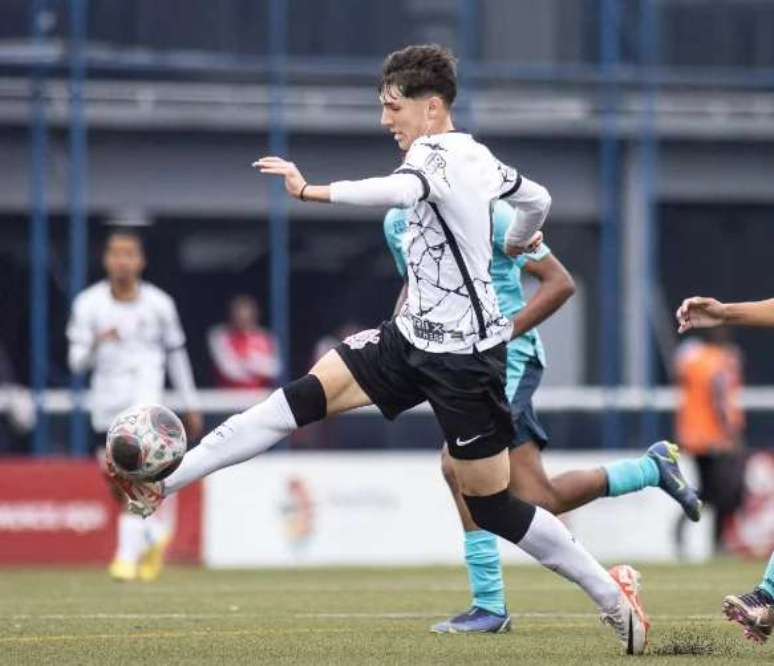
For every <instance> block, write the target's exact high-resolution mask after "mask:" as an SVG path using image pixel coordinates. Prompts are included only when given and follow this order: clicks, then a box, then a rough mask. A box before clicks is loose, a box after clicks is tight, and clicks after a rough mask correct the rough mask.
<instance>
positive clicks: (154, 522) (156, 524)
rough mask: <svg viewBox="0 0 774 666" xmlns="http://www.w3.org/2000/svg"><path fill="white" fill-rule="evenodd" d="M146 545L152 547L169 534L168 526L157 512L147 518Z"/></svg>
mask: <svg viewBox="0 0 774 666" xmlns="http://www.w3.org/2000/svg"><path fill="white" fill-rule="evenodd" d="M144 522H145V547H146V549H147V548H150V547H152V546H155V545H156V544H157V543H159V542H160V541H161V540H162V539H165V538H166V537H167V535H168V534H169V530H168V529H167V526H166V525H165V524H164V521H163V520H161V519H160V518H159V517H158V516H156V515H155V514H154V515H152V516H148V517H147V518H146V519H145V521H144Z"/></svg>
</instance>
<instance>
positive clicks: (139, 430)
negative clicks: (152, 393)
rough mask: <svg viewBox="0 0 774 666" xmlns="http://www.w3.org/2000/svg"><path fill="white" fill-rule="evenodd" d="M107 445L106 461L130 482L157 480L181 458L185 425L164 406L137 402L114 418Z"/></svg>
mask: <svg viewBox="0 0 774 666" xmlns="http://www.w3.org/2000/svg"><path fill="white" fill-rule="evenodd" d="M106 447H107V450H106V455H107V460H108V462H109V463H112V465H113V467H114V468H115V471H116V472H117V473H118V474H119V475H121V476H123V477H125V478H127V479H131V480H133V481H160V480H161V479H163V478H164V477H166V476H169V475H170V474H171V473H172V472H173V471H174V470H175V469H177V467H178V466H179V465H180V463H181V462H182V460H183V456H184V455H185V452H186V448H187V443H186V436H185V428H184V427H183V423H182V421H180V419H179V418H178V417H177V415H176V414H175V413H174V412H173V411H172V410H170V409H167V408H166V407H164V406H163V405H137V406H135V407H130V408H129V409H127V410H125V411H123V412H121V413H120V414H119V415H118V416H116V418H115V419H113V423H111V424H110V428H109V430H108V433H107V443H106Z"/></svg>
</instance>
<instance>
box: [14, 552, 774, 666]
mask: <svg viewBox="0 0 774 666" xmlns="http://www.w3.org/2000/svg"><path fill="white" fill-rule="evenodd" d="M762 569H763V563H757V562H755V563H742V562H738V561H733V560H722V561H717V562H713V563H711V564H708V565H698V566H697V565H685V566H679V567H675V566H668V567H667V566H644V567H641V570H642V572H643V579H644V580H643V582H644V589H643V598H644V600H645V604H646V608H647V610H648V611H649V613H650V614H651V617H652V619H653V623H654V628H653V631H652V633H651V642H650V646H649V648H648V656H646V657H641V658H634V657H628V658H627V657H624V656H622V655H621V654H620V651H619V647H618V644H617V643H616V642H615V640H614V638H613V635H612V631H611V630H610V629H608V628H606V627H603V626H602V625H601V624H600V623H599V621H598V619H597V616H596V613H595V612H594V609H593V607H592V605H591V604H590V602H589V601H588V600H587V599H586V598H585V596H583V595H582V594H581V593H580V592H579V591H578V590H577V589H576V588H575V587H574V586H573V585H571V584H569V583H567V582H565V581H564V580H562V579H560V578H559V577H558V576H555V575H553V574H551V573H549V572H546V571H543V570H541V569H539V568H537V567H515V568H509V569H507V570H506V584H507V589H508V600H509V604H510V609H511V611H512V612H513V615H514V620H515V627H514V631H512V632H511V633H509V634H504V635H500V636H491V635H487V636H436V635H433V634H430V633H429V632H428V627H429V626H430V624H432V623H433V622H435V621H437V620H440V619H442V618H444V617H445V616H446V615H448V614H449V613H450V612H451V611H459V610H462V609H463V608H464V607H465V606H466V605H467V603H468V593H467V582H466V577H465V572H464V570H463V569H462V568H461V567H437V568H416V569H414V568H401V569H389V568H374V569H351V568H350V569H311V570H310V569H299V570H260V571H206V570H201V569H191V568H171V569H168V570H167V571H165V573H164V575H163V576H162V578H161V579H160V580H159V581H158V582H156V583H152V584H141V583H136V584H117V583H113V582H111V581H110V580H108V578H107V574H106V573H105V572H104V571H96V570H79V569H73V570H41V571H32V570H13V569H10V570H2V571H0V664H3V665H5V664H13V665H14V666H16V665H23V664H35V665H36V666H37V665H39V664H56V666H62V665H64V664H78V665H84V664H99V665H100V666H110V665H113V664H137V665H140V666H145V665H149V664H164V665H168V664H335V665H336V666H344V665H347V664H444V665H452V664H465V665H467V666H471V665H475V666H479V665H483V664H497V665H498V666H499V665H502V664H537V665H540V664H561V665H562V666H568V665H570V664H583V665H584V666H596V665H599V664H619V663H624V662H625V661H627V660H631V659H637V663H638V664H664V665H666V664H673V663H681V664H683V663H689V662H690V663H704V662H711V663H717V664H724V665H725V664H762V663H774V640H773V641H772V644H771V645H764V646H755V645H752V644H749V643H748V642H747V641H744V640H743V639H742V637H741V631H740V630H739V628H738V627H737V626H736V625H732V624H730V623H728V622H726V621H725V620H724V619H723V618H722V616H721V614H720V610H719V609H720V602H721V600H722V598H723V595H724V594H726V593H729V592H741V591H746V590H749V589H751V588H752V587H753V585H754V584H755V583H756V582H757V581H758V579H759V577H760V575H761V571H762Z"/></svg>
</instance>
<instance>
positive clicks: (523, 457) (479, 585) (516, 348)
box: [384, 201, 701, 634]
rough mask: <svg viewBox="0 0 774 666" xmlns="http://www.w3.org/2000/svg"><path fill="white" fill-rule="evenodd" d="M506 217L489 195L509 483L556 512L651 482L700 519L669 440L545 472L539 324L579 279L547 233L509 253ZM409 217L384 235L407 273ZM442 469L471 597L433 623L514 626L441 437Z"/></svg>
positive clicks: (495, 563) (391, 219) (490, 629)
mask: <svg viewBox="0 0 774 666" xmlns="http://www.w3.org/2000/svg"><path fill="white" fill-rule="evenodd" d="M512 219H513V209H512V208H511V207H510V206H509V205H508V204H506V203H505V202H503V201H497V202H495V203H494V205H493V206H492V241H493V256H492V267H491V269H490V273H491V275H492V284H493V286H494V290H495V293H496V294H497V299H498V302H499V305H500V311H501V312H502V313H503V315H504V316H506V317H507V318H508V319H510V320H511V321H512V322H513V333H512V337H511V341H510V342H509V343H508V352H507V361H506V365H507V369H506V385H505V394H506V397H507V399H508V402H509V405H510V410H511V418H512V421H513V427H514V438H513V440H512V441H511V442H510V443H509V445H508V449H509V458H510V466H511V478H510V486H509V487H510V489H511V492H513V493H514V494H515V495H517V496H518V497H520V498H521V499H523V500H525V501H528V502H532V503H534V504H536V505H538V506H540V507H542V508H544V509H546V510H547V511H550V512H551V513H553V514H555V515H558V514H561V513H565V512H567V511H571V510H573V509H577V508H578V507H580V506H583V505H584V504H587V503H588V502H591V501H593V500H595V499H597V498H599V497H613V496H620V495H625V494H628V493H633V492H637V491H639V490H642V489H643V488H646V487H651V486H656V487H661V488H662V489H663V490H664V491H665V492H667V493H668V494H669V495H671V496H672V497H673V498H674V499H675V500H676V501H677V502H678V503H680V505H681V506H682V507H683V510H684V511H685V513H686V514H687V515H688V517H689V518H691V519H692V520H698V519H699V511H700V508H701V501H700V500H699V498H698V496H697V494H696V491H695V490H694V489H693V488H692V487H691V486H690V485H689V484H688V483H687V481H686V480H685V478H684V477H683V475H682V472H681V471H680V468H679V466H678V463H677V456H678V448H677V446H676V445H675V444H671V443H669V442H665V441H661V442H656V443H655V444H653V446H651V447H650V449H648V452H647V453H646V454H645V455H643V456H640V457H639V458H633V459H626V460H618V461H615V462H613V463H610V464H609V465H605V466H604V467H598V468H595V469H584V470H571V471H568V472H565V473H564V474H561V475H559V476H558V477H553V478H549V476H548V474H547V473H546V470H545V468H544V467H543V460H542V454H541V452H542V450H543V449H544V448H545V447H546V446H547V445H548V435H547V434H546V431H545V429H544V428H543V426H542V425H541V423H540V420H539V419H538V415H537V413H536V412H535V409H534V407H533V405H532V397H533V395H534V393H535V391H536V390H537V388H538V386H539V385H540V380H541V378H542V375H543V368H544V367H545V365H546V355H545V351H544V349H543V343H542V341H541V339H540V335H539V333H538V331H537V329H536V327H537V326H538V325H539V324H540V323H542V322H543V321H545V320H546V319H547V318H548V317H550V316H551V315H552V314H553V313H554V312H555V311H556V310H557V309H558V308H560V307H561V306H562V304H563V303H564V302H565V301H566V300H567V299H568V298H569V297H570V296H571V295H572V294H573V292H574V289H575V288H574V284H573V281H572V278H571V277H570V275H569V273H568V272H567V269H565V267H564V266H563V264H562V263H561V261H559V259H558V258H557V257H556V256H555V255H554V254H553V253H552V252H551V249H550V248H549V247H548V245H546V244H545V243H542V242H540V243H539V244H537V246H536V247H535V248H534V249H531V250H530V252H528V253H524V254H520V255H519V256H517V257H510V256H508V254H507V247H506V242H505V241H506V235H507V233H508V228H509V227H510V224H511V221H512ZM410 223H411V217H410V211H408V210H406V209H400V208H393V209H391V210H390V211H388V213H387V215H386V216H385V218H384V235H385V238H386V240H387V245H388V247H389V248H390V251H391V252H392V255H393V258H394V259H395V266H396V268H397V269H398V272H399V273H400V275H401V277H403V278H404V280H405V279H408V270H409V264H408V244H407V234H408V229H409V225H410ZM540 235H542V234H540ZM523 273H527V274H529V275H531V276H532V277H534V278H535V279H536V280H538V282H539V285H540V286H539V287H538V290H537V292H536V293H535V295H534V296H533V297H532V298H531V299H530V300H529V302H526V301H525V298H524V292H523V289H522V284H521V277H522V274H523ZM405 292H406V289H405V283H404V288H403V289H402V290H401V296H400V297H399V301H398V302H399V304H402V299H403V297H404V295H405ZM441 469H442V471H443V476H444V479H445V480H446V482H447V484H448V485H449V488H450V489H451V491H452V496H453V498H454V502H455V504H456V506H457V511H458V513H459V516H460V522H461V523H462V528H463V531H464V535H465V541H464V545H465V564H466V566H467V569H468V580H469V582H470V588H471V592H472V595H473V600H472V604H471V607H470V608H469V609H468V610H467V611H465V612H462V613H459V614H458V615H455V616H453V617H451V618H449V619H448V620H445V621H444V622H440V623H438V624H436V625H434V626H433V627H432V629H431V631H433V632H435V633H455V634H457V633H503V632H505V631H508V630H509V629H510V627H511V617H510V615H509V614H508V610H507V607H506V603H505V584H504V582H503V574H502V566H501V564H500V553H499V550H498V546H497V537H496V536H495V535H494V534H491V533H489V532H486V531H485V530H482V529H479V527H478V525H476V523H475V522H474V520H473V519H472V517H471V515H470V512H469V511H468V508H467V505H466V504H465V500H464V498H463V497H462V494H461V493H460V491H459V484H458V483H457V479H456V477H455V475H454V468H453V465H452V461H451V458H450V456H449V449H448V447H447V446H445V445H444V447H443V452H442V455H441ZM611 575H613V576H624V577H628V578H629V579H632V580H634V581H635V582H636V580H637V578H638V576H639V574H638V573H637V572H636V571H634V570H632V569H631V568H630V567H627V566H626V565H622V566H618V567H614V568H613V569H611Z"/></svg>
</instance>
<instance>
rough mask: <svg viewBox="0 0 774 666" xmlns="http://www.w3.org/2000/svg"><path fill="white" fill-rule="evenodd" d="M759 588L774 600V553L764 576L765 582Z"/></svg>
mask: <svg viewBox="0 0 774 666" xmlns="http://www.w3.org/2000/svg"><path fill="white" fill-rule="evenodd" d="M758 587H760V588H761V589H762V590H763V591H764V592H765V593H766V594H768V595H769V596H770V597H771V598H772V599H774V553H772V554H771V558H770V559H769V563H768V564H767V565H766V571H765V573H764V574H763V581H762V582H761V584H760V585H759V586H758Z"/></svg>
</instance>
